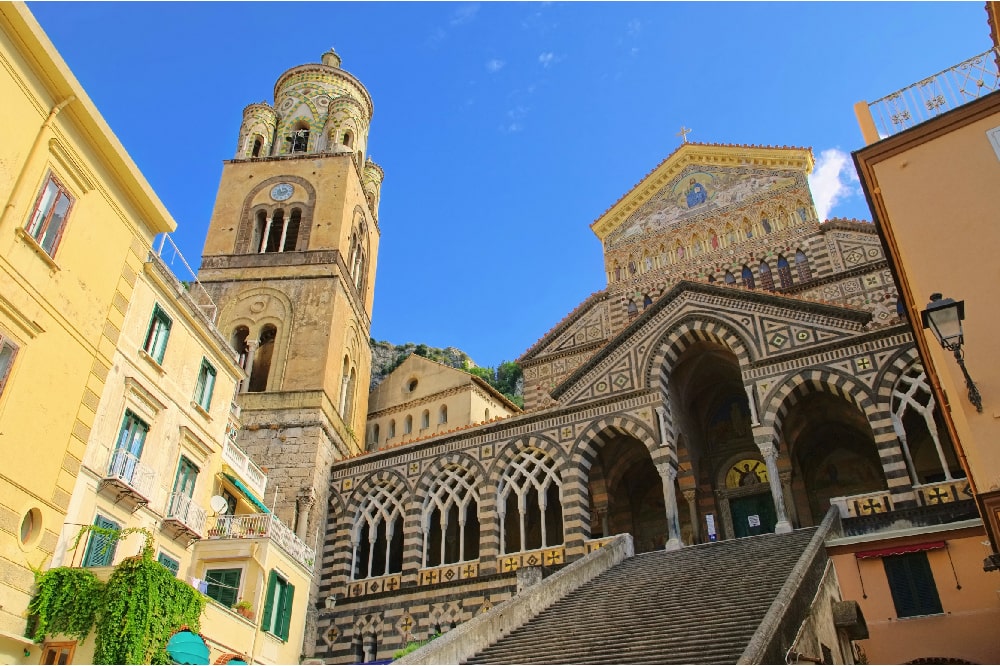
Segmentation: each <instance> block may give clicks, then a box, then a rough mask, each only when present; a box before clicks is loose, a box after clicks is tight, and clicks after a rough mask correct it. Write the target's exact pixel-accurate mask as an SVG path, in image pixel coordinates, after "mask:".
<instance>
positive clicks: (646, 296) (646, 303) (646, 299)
mask: <svg viewBox="0 0 1000 666" xmlns="http://www.w3.org/2000/svg"><path fill="white" fill-rule="evenodd" d="M652 304H653V299H652V298H650V297H649V294H643V295H642V309H643V310H645V309H646V308H648V307H649V306H650V305H652Z"/></svg>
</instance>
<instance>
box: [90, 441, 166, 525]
mask: <svg viewBox="0 0 1000 666" xmlns="http://www.w3.org/2000/svg"><path fill="white" fill-rule="evenodd" d="M106 469H107V471H106V472H105V473H104V478H102V479H101V483H100V485H99V491H100V492H109V493H111V494H113V495H114V496H115V503H116V504H117V503H123V504H125V505H127V506H128V507H129V508H130V510H132V511H135V510H136V509H138V508H139V507H140V506H145V505H147V504H149V500H150V498H151V497H152V495H153V490H154V489H155V485H156V483H155V482H156V471H155V470H154V469H153V468H152V467H149V466H148V465H146V464H145V463H143V462H141V461H140V460H139V458H138V456H135V455H133V454H131V453H129V452H128V451H126V450H124V449H116V450H115V451H113V452H112V453H111V457H110V459H109V461H108V465H107V468H106Z"/></svg>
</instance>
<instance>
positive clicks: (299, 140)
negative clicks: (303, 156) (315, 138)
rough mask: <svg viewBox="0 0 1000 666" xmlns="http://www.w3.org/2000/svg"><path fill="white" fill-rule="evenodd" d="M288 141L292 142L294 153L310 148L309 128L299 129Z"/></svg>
mask: <svg viewBox="0 0 1000 666" xmlns="http://www.w3.org/2000/svg"><path fill="white" fill-rule="evenodd" d="M287 141H288V142H290V143H291V144H292V152H293V153H304V152H306V150H308V149H309V130H308V129H297V130H295V132H293V133H292V135H291V136H290V137H288V139H287Z"/></svg>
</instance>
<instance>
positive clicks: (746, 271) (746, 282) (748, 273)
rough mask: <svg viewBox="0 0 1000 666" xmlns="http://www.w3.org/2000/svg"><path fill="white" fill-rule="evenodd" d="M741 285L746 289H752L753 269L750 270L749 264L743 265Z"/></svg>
mask: <svg viewBox="0 0 1000 666" xmlns="http://www.w3.org/2000/svg"><path fill="white" fill-rule="evenodd" d="M742 277H743V286H744V287H746V288H747V289H753V288H754V287H755V286H756V285H754V282H753V271H752V270H750V267H749V266H746V265H744V266H743V274H742Z"/></svg>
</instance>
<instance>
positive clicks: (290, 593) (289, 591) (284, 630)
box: [278, 583, 295, 641]
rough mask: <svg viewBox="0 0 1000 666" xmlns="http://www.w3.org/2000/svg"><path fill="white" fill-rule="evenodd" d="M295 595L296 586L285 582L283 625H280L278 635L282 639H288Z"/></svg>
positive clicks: (282, 605)
mask: <svg viewBox="0 0 1000 666" xmlns="http://www.w3.org/2000/svg"><path fill="white" fill-rule="evenodd" d="M294 596H295V586H294V585H292V584H291V583H285V593H284V594H283V595H282V599H281V625H280V626H279V627H278V636H280V637H281V638H282V640H286V641H287V640H288V627H289V625H290V624H291V622H292V598H293V597H294Z"/></svg>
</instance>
